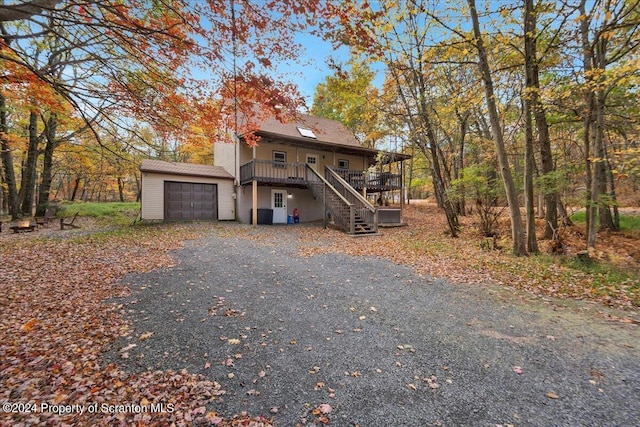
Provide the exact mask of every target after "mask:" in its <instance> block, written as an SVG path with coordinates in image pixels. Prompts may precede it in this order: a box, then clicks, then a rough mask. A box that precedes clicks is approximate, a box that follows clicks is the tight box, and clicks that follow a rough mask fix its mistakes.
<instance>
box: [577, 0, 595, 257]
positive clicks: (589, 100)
mask: <svg viewBox="0 0 640 427" xmlns="http://www.w3.org/2000/svg"><path fill="white" fill-rule="evenodd" d="M585 4H586V0H582V1H581V2H580V5H579V6H578V10H580V14H581V16H584V17H585V18H584V19H582V20H581V21H580V36H581V39H582V40H581V41H582V62H583V69H584V74H585V76H590V75H591V74H592V73H591V71H592V70H593V62H592V61H593V49H592V48H591V43H590V42H589V20H588V19H587V12H586V7H585ZM584 97H585V111H584V114H583V116H584V149H585V168H586V170H585V184H586V188H587V200H586V202H587V206H586V219H587V248H595V247H596V232H597V231H598V221H597V218H598V200H593V195H594V191H593V185H594V184H593V182H594V181H595V180H594V177H593V164H592V161H591V139H592V138H593V136H592V125H593V117H594V108H595V100H594V93H593V90H591V89H589V87H588V85H587V88H586V89H585V94H584ZM595 195H596V197H597V190H596V192H595Z"/></svg>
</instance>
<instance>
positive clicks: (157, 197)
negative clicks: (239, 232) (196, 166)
mask: <svg viewBox="0 0 640 427" xmlns="http://www.w3.org/2000/svg"><path fill="white" fill-rule="evenodd" d="M165 181H176V182H197V183H203V184H217V185H218V219H219V220H233V219H235V208H234V205H235V204H234V200H233V181H232V180H230V179H220V178H206V177H195V176H194V177H191V176H183V175H171V174H160V173H148V172H143V173H142V219H147V220H152V219H153V220H156V219H159V220H163V219H164V182H165Z"/></svg>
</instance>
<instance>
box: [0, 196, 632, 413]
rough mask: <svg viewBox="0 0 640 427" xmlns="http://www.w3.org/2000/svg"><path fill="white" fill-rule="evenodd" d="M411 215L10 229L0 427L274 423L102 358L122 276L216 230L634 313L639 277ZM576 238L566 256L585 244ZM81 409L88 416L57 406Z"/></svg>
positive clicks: (178, 377)
mask: <svg viewBox="0 0 640 427" xmlns="http://www.w3.org/2000/svg"><path fill="white" fill-rule="evenodd" d="M406 219H407V221H408V223H409V226H407V227H402V228H397V229H385V230H383V231H382V233H381V235H379V236H375V237H370V238H353V237H348V236H346V235H345V234H343V233H341V232H338V231H336V230H331V229H329V230H324V229H322V227H320V226H317V225H316V226H313V225H312V226H308V225H305V226H287V229H286V233H285V232H284V231H285V230H283V228H282V227H276V226H274V227H273V230H272V231H273V233H260V234H259V235H256V236H252V234H251V233H250V232H249V230H250V227H248V226H242V225H237V224H222V225H218V224H183V225H153V226H136V227H128V228H124V229H122V230H120V231H118V230H116V231H110V232H107V233H100V232H97V231H95V232H93V231H91V230H90V229H89V228H90V227H89V224H84V226H83V228H82V229H80V230H72V231H59V230H53V229H51V230H41V231H38V232H35V233H25V234H12V233H7V232H6V231H5V232H3V233H2V235H0V243H1V247H0V259H1V260H2V262H1V263H0V278H1V279H0V309H1V311H2V316H1V317H0V384H1V385H0V403H3V404H5V403H9V404H10V406H4V405H3V410H2V412H1V413H0V425H12V426H13V425H131V424H137V425H171V424H175V425H192V424H196V425H220V426H229V425H256V426H258V425H270V422H269V420H268V419H266V418H261V417H258V418H255V417H251V416H249V415H247V414H238V415H233V414H216V413H213V412H210V411H208V410H207V407H206V404H207V403H208V402H211V401H212V400H215V399H216V398H217V396H220V395H222V394H224V389H223V386H222V385H220V384H218V383H215V382H211V381H206V380H204V379H203V378H202V377H198V376H196V375H193V374H190V373H187V372H166V371H158V372H146V373H144V374H133V373H129V372H125V371H123V370H122V369H121V368H119V367H118V366H117V365H114V364H105V363H103V362H102V361H101V358H100V356H101V353H102V351H103V349H104V348H105V347H106V346H108V345H109V344H110V343H112V342H113V341H114V340H115V339H116V338H118V337H119V336H122V335H123V334H126V333H127V328H128V326H127V324H126V323H125V322H124V321H123V319H122V318H121V316H120V314H119V313H120V309H119V308H118V307H117V306H116V305H115V304H112V303H110V302H109V301H108V300H109V298H112V297H117V296H122V295H125V294H126V293H127V289H125V288H123V287H122V286H120V285H118V283H119V280H120V279H121V278H122V277H123V276H124V275H125V274H127V273H130V272H146V271H150V270H152V269H156V268H159V267H168V266H171V265H172V263H173V262H174V261H173V259H172V257H171V256H170V254H169V251H171V250H173V249H176V248H178V247H180V246H181V245H182V244H183V242H184V241H185V240H187V239H191V238H195V237H198V236H201V235H204V234H206V233H210V232H211V231H212V230H215V232H217V233H223V234H224V233H230V234H234V235H236V234H238V233H244V234H245V235H246V237H247V238H259V239H263V240H264V243H265V244H273V245H275V244H276V242H277V239H272V238H269V235H270V234H273V236H275V235H276V234H277V235H278V236H279V238H286V234H287V233H295V234H297V235H299V236H302V239H303V241H304V245H302V246H301V247H300V249H299V255H300V256H311V255H313V254H315V253H319V252H330V251H342V252H346V253H348V254H353V255H377V256H381V257H386V258H390V259H392V260H393V261H395V262H398V263H402V264H407V265H411V266H413V267H414V268H415V269H416V270H417V271H419V272H420V273H421V274H425V275H433V276H437V277H443V278H448V279H450V280H452V281H454V282H457V283H460V284H467V285H473V284H474V283H487V282H490V283H501V284H503V285H504V286H506V287H513V288H519V289H524V290H526V291H528V292H530V293H533V294H536V295H544V296H554V297H561V298H575V299H581V300H588V301H593V302H594V303H596V305H595V306H596V307H601V306H600V305H597V304H598V303H604V304H605V305H606V306H612V307H616V308H623V309H625V311H623V312H622V313H623V314H622V315H620V314H616V315H612V314H610V313H609V312H607V314H606V315H607V316H609V317H611V318H613V320H619V321H625V322H637V320H636V319H637V312H638V310H637V309H638V306H639V303H640V297H639V294H640V284H639V283H638V279H637V277H638V276H637V275H636V276H633V275H631V276H629V277H628V278H626V279H623V280H622V281H620V280H618V281H617V282H616V283H617V284H616V285H615V286H608V285H607V274H609V273H603V272H598V273H591V272H585V271H583V270H579V269H574V268H571V267H569V266H567V265H566V263H565V262H561V261H560V260H559V259H556V260H550V259H549V258H548V257H528V258H514V257H512V256H511V255H509V253H508V252H509V250H508V248H509V245H508V242H506V241H502V242H500V244H501V245H502V246H504V247H505V249H502V250H490V251H487V250H483V249H481V247H480V246H481V245H480V243H481V241H482V238H481V237H479V236H478V235H477V233H476V232H475V231H474V227H473V217H468V218H464V219H463V224H464V226H465V228H464V231H463V235H462V237H461V238H459V239H455V240H452V239H451V238H449V237H447V236H446V235H445V234H444V233H443V230H444V229H445V226H444V222H443V221H444V220H443V218H442V215H441V214H440V213H439V212H438V211H437V210H436V209H435V208H433V207H431V206H412V207H409V208H408V209H407V211H406ZM575 233H577V231H575ZM568 236H569V233H568ZM609 238H610V236H609ZM621 239H626V238H623V237H622V238H621ZM614 240H615V239H614ZM567 241H568V242H570V241H571V240H570V238H569V237H568V238H567ZM625 241H626V240H625ZM576 242H577V243H575V244H576V247H569V248H568V250H569V255H567V257H571V254H572V253H575V252H576V251H577V250H579V249H580V248H579V246H577V245H579V244H580V243H579V240H578V239H577V238H576ZM603 242H604V241H603ZM605 243H606V242H604V243H603V244H602V245H601V249H602V252H601V253H600V256H601V258H603V259H605V258H608V259H609V260H610V261H611V260H613V261H615V259H620V258H622V259H623V260H625V262H623V263H622V264H625V263H626V265H627V266H628V267H629V266H630V267H636V268H637V266H638V262H639V258H638V252H637V248H638V244H637V243H638V242H637V241H635V242H629V244H628V245H626V246H625V245H617V246H615V245H614V246H615V247H614V249H609V246H607V245H606V244H605ZM634 250H635V251H636V252H634ZM612 254H615V257H614V256H613V255H612ZM616 257H617V258H616ZM630 270H633V268H630ZM636 271H637V269H636ZM625 280H626V281H625ZM602 307H604V306H602ZM602 312H603V313H605V311H604V310H602ZM616 313H620V312H618V311H617V312H616ZM123 402H128V403H129V404H133V405H136V403H135V402H137V404H138V405H140V407H141V408H142V407H144V408H150V407H154V408H155V409H156V410H157V411H159V412H157V413H148V412H146V413H138V414H136V413H135V412H136V409H137V408H136V407H133V408H132V407H124V408H123V407H119V406H117V405H122V403H123ZM11 405H13V406H11ZM42 405H49V406H42ZM66 405H79V406H77V407H74V406H66ZM82 408H84V413H82V414H79V413H77V412H72V413H69V414H65V413H56V412H61V411H65V410H69V411H79V410H81V409H82ZM89 411H93V412H89ZM318 419H320V418H318Z"/></svg>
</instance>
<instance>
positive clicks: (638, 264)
mask: <svg viewBox="0 0 640 427" xmlns="http://www.w3.org/2000/svg"><path fill="white" fill-rule="evenodd" d="M404 219H405V220H406V221H407V223H408V226H407V227H402V228H397V229H382V230H381V235H380V236H377V237H373V238H371V239H372V240H371V242H369V241H367V240H362V239H354V238H351V237H348V236H345V235H344V234H343V233H340V232H338V231H333V233H334V236H333V242H332V244H331V245H326V244H324V245H323V244H317V243H315V242H316V241H318V239H316V238H315V237H314V236H309V238H308V239H307V241H308V243H309V245H308V246H307V247H305V248H303V249H302V253H304V254H307V255H312V254H313V253H317V252H326V251H341V252H346V253H349V254H352V255H376V256H381V257H385V258H389V259H392V260H393V261H395V262H398V263H402V264H406V265H411V266H413V267H414V268H415V269H417V270H418V271H419V272H420V273H422V274H425V275H432V276H436V277H440V278H447V279H450V280H451V281H453V282H456V283H460V284H474V283H494V284H500V285H504V286H507V287H514V288H519V289H523V290H526V291H528V292H530V293H533V294H535V295H542V296H548V297H559V298H571V299H578V300H585V301H592V302H597V303H602V304H604V305H605V306H609V307H615V308H622V309H629V310H630V314H634V313H636V312H637V309H638V307H640V274H639V273H638V272H640V241H639V240H638V239H634V238H631V237H629V236H626V235H624V234H622V233H607V234H602V235H600V236H599V238H598V248H599V251H598V252H597V253H596V254H592V256H594V255H595V257H596V258H597V259H596V260H595V261H594V265H593V267H594V268H576V267H575V266H574V265H573V264H572V263H574V262H575V259H576V254H577V253H578V252H579V251H581V250H583V249H584V247H583V246H585V241H584V238H583V237H582V234H581V230H580V228H579V227H575V226H574V227H569V228H567V229H565V230H563V241H564V243H565V253H564V254H563V255H550V254H548V253H547V252H550V251H549V249H548V248H549V244H550V242H549V241H545V240H539V245H540V250H541V255H537V256H531V257H520V258H517V257H514V256H512V255H511V253H510V249H511V243H510V231H509V222H508V218H502V221H501V223H500V227H499V228H500V235H499V236H498V238H496V240H495V244H496V246H497V248H496V249H486V246H485V245H486V244H487V241H486V239H484V238H483V237H482V236H481V235H480V233H479V232H478V231H477V230H478V227H477V225H476V224H475V222H476V220H477V218H476V217H474V216H473V215H470V216H467V217H461V224H462V233H461V236H460V237H459V238H457V239H451V238H450V237H449V236H448V235H447V234H446V233H445V231H446V230H447V225H446V222H445V221H446V219H445V218H444V216H443V214H442V213H441V212H440V211H439V210H438V209H437V208H436V207H435V206H434V205H429V204H418V205H413V206H409V207H408V208H407V209H406V210H405V214H404ZM542 227H543V222H540V223H539V224H538V229H539V232H540V233H542ZM488 244H489V245H493V242H488ZM483 246H484V248H483ZM596 266H600V268H595V267H596ZM607 267H611V268H607ZM613 276H615V280H613ZM626 320H630V319H628V318H627V319H626Z"/></svg>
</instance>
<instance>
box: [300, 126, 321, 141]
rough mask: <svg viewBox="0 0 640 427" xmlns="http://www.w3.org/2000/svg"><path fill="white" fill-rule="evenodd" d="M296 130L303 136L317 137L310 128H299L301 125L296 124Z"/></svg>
mask: <svg viewBox="0 0 640 427" xmlns="http://www.w3.org/2000/svg"><path fill="white" fill-rule="evenodd" d="M298 132H300V135H302V136H304V137H307V138H313V139H318V137H317V136H316V134H315V133H313V131H312V130H311V129H307V128H301V127H299V126H298Z"/></svg>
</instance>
